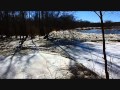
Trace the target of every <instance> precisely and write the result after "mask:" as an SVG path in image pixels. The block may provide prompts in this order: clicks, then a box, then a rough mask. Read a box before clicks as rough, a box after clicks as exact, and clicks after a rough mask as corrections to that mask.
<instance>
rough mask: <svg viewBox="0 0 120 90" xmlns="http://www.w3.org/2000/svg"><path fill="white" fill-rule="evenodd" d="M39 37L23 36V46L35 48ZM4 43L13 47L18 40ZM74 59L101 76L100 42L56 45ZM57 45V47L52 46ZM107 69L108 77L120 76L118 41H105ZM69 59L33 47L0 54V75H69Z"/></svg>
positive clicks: (101, 56)
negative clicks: (15, 53) (33, 50)
mask: <svg viewBox="0 0 120 90" xmlns="http://www.w3.org/2000/svg"><path fill="white" fill-rule="evenodd" d="M37 40H39V38H35V39H33V41H34V42H35V45H34V44H33V42H32V40H29V39H28V40H26V41H25V43H24V44H23V46H26V47H27V46H31V47H35V48H38V47H39V46H40V45H44V43H43V42H36V41H37ZM5 45H6V46H5V47H7V46H10V47H11V46H12V47H11V48H15V47H16V46H18V45H19V41H11V42H9V44H5ZM60 46H61V47H62V48H64V49H65V50H66V51H67V52H68V53H69V55H70V56H71V57H73V58H74V59H75V61H76V62H78V63H81V64H83V65H84V66H86V67H87V68H89V69H90V70H92V71H94V72H96V73H97V74H99V75H100V76H103V77H105V71H104V59H103V51H102V43H101V42H79V41H77V42H75V45H68V46H67V45H60ZM56 49H60V48H56ZM106 52H107V60H108V70H109V74H110V78H111V79H112V78H113V79H120V43H119V42H110V41H108V42H106ZM70 62H71V60H70V59H69V58H65V57H63V56H61V55H60V53H53V52H51V53H50V52H47V51H38V50H37V51H36V52H33V53H30V54H26V55H15V56H14V57H12V55H9V56H7V57H5V56H2V55H0V78H8V79H11V78H13V79H16V78H20V79H26V78H36V79H37V78H48V79H49V78H50V79H54V78H69V77H70V75H71V73H70V71H69V70H68V68H69V65H70Z"/></svg>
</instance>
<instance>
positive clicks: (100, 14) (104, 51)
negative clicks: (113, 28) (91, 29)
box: [95, 11, 109, 79]
mask: <svg viewBox="0 0 120 90" xmlns="http://www.w3.org/2000/svg"><path fill="white" fill-rule="evenodd" d="M95 13H96V14H97V15H98V16H99V18H100V21H101V29H102V38H103V55H104V60H105V75H106V79H109V73H108V70H107V58H106V50H105V47H106V46H105V36H104V35H105V33H104V23H103V14H102V11H99V14H98V13H97V12H96V11H95Z"/></svg>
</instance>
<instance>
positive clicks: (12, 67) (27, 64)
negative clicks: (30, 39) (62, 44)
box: [0, 51, 71, 79]
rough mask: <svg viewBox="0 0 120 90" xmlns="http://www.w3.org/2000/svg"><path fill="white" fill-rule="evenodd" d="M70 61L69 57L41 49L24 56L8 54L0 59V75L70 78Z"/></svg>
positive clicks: (6, 76) (2, 76)
mask: <svg viewBox="0 0 120 90" xmlns="http://www.w3.org/2000/svg"><path fill="white" fill-rule="evenodd" d="M69 63H70V59H68V58H64V57H62V56H60V55H58V54H56V53H52V54H49V53H48V52H41V51H39V52H36V53H31V54H29V55H24V56H22V57H21V56H20V55H15V56H14V57H13V58H12V56H8V57H6V58H5V59H4V60H2V61H0V77H1V78H7V79H26V78H30V79H32V78H33V79H37V78H39V79H40V78H41V79H44V78H45V79H55V78H69V76H70V74H71V73H70V71H68V68H69ZM68 74H69V75H68Z"/></svg>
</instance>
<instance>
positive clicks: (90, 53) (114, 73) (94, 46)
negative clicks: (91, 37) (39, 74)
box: [66, 42, 120, 79]
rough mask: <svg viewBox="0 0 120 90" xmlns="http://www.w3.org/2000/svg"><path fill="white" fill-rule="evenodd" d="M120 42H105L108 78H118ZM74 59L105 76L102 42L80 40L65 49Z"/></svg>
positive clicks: (119, 72) (119, 70)
mask: <svg viewBox="0 0 120 90" xmlns="http://www.w3.org/2000/svg"><path fill="white" fill-rule="evenodd" d="M119 49H120V43H118V42H114V43H111V42H107V44H106V52H107V60H108V70H109V74H110V78H111V79H112V78H114V79H120V50H119ZM66 51H67V52H68V53H69V54H70V55H71V56H72V57H74V59H75V60H76V61H77V62H79V63H82V64H83V65H84V66H86V67H87V68H89V69H90V70H92V71H94V72H96V73H97V74H99V75H101V76H103V77H105V71H104V59H103V53H102V43H96V42H82V43H77V45H76V46H75V47H74V46H71V47H70V48H69V49H67V50H66Z"/></svg>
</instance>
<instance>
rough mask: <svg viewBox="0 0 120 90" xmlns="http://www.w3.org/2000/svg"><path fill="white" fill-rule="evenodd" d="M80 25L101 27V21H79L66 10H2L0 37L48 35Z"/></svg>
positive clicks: (117, 24) (0, 15)
mask: <svg viewBox="0 0 120 90" xmlns="http://www.w3.org/2000/svg"><path fill="white" fill-rule="evenodd" d="M104 26H105V27H112V26H120V22H111V21H107V22H105V23H104ZM78 27H100V23H92V22H89V21H77V20H75V18H74V16H73V15H72V14H68V13H65V12H64V11H0V38H3V37H5V38H9V37H10V36H16V38H17V37H18V36H20V38H21V37H23V36H31V37H33V36H35V35H40V36H41V35H42V36H47V37H48V35H49V33H50V32H51V31H53V30H66V29H74V28H78Z"/></svg>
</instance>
